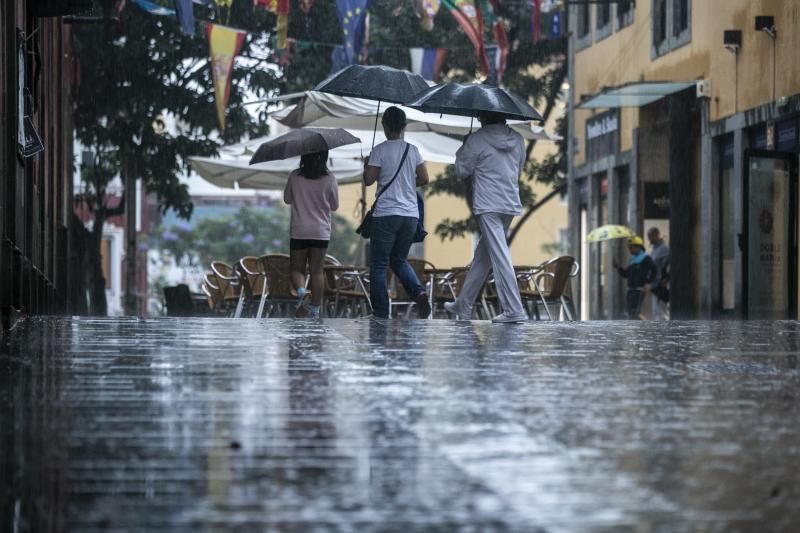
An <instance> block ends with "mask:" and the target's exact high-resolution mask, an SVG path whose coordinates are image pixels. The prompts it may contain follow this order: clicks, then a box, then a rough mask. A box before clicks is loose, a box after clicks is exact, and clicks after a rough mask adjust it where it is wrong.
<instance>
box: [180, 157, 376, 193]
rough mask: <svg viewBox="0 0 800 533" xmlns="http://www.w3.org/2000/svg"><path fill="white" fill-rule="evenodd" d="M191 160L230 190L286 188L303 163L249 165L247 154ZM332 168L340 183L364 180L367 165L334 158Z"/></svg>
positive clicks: (198, 170)
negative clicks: (292, 173)
mask: <svg viewBox="0 0 800 533" xmlns="http://www.w3.org/2000/svg"><path fill="white" fill-rule="evenodd" d="M189 163H190V164H191V166H192V170H194V171H195V172H196V173H197V174H199V175H200V176H201V177H202V178H203V179H205V180H206V181H207V182H209V183H212V184H214V185H216V186H217V187H223V188H226V189H237V188H239V189H258V190H267V191H282V190H283V188H284V187H285V186H286V179H287V178H288V177H289V174H290V173H291V172H292V171H293V170H295V169H297V167H298V166H300V158H299V157H294V158H291V159H284V160H281V161H270V162H268V163H258V164H255V165H250V164H249V158H247V157H233V156H227V157H223V158H212V157H190V158H189ZM328 170H330V171H331V172H332V173H333V174H334V175H335V176H336V180H337V181H338V182H339V183H340V184H346V183H357V182H360V181H361V176H362V174H363V172H364V165H363V164H362V163H361V161H358V160H356V159H342V158H335V157H333V158H331V159H329V160H328Z"/></svg>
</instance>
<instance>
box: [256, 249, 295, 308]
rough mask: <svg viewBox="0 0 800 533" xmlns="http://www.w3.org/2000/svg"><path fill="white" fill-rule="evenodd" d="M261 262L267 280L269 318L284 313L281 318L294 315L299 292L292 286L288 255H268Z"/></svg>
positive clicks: (260, 259) (261, 258) (262, 257)
mask: <svg viewBox="0 0 800 533" xmlns="http://www.w3.org/2000/svg"><path fill="white" fill-rule="evenodd" d="M259 261H260V262H261V264H262V265H263V268H264V273H265V275H266V278H267V291H268V297H267V300H266V302H267V316H268V317H271V316H274V313H275V312H276V311H277V312H280V311H283V313H282V315H281V316H289V315H290V314H293V313H294V309H295V307H296V306H297V292H295V290H294V287H293V286H292V277H291V265H290V262H289V255H288V254H267V255H264V256H261V257H260V258H259Z"/></svg>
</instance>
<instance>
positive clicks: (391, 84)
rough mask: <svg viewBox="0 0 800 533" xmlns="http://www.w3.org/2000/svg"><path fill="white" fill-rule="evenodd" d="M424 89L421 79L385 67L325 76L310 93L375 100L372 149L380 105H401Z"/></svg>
mask: <svg viewBox="0 0 800 533" xmlns="http://www.w3.org/2000/svg"><path fill="white" fill-rule="evenodd" d="M427 88H428V82H426V81H425V79H424V78H423V77H422V76H419V75H418V74H414V73H412V72H409V71H407V70H400V69H397V68H392V67H387V66H386V65H350V66H349V67H345V68H343V69H342V70H340V71H339V72H337V73H335V74H332V75H331V76H328V78H326V79H325V80H323V81H322V82H321V83H320V84H319V85H317V86H316V88H315V89H314V90H315V91H320V92H323V93H329V94H335V95H337V96H350V97H352V98H366V99H368V100H377V101H378V109H377V110H376V112H375V127H374V129H373V131H372V146H373V147H374V146H375V131H377V129H378V116H379V115H380V113H381V102H392V103H394V104H402V103H403V102H408V101H409V100H411V99H412V98H414V96H415V95H417V94H419V93H420V92H422V91H424V90H425V89H427Z"/></svg>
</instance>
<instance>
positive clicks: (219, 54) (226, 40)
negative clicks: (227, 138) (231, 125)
mask: <svg viewBox="0 0 800 533" xmlns="http://www.w3.org/2000/svg"><path fill="white" fill-rule="evenodd" d="M206 35H207V36H208V45H209V49H210V51H211V75H212V77H213V79H214V96H215V97H216V102H217V118H218V119H219V127H220V128H221V129H222V131H225V109H226V108H227V107H228V98H229V97H230V94H231V71H232V70H233V60H234V58H235V57H236V56H237V54H238V53H239V50H241V48H242V44H243V43H244V36H245V32H243V31H240V30H234V29H233V28H228V27H226V26H220V25H218V24H211V23H208V24H206Z"/></svg>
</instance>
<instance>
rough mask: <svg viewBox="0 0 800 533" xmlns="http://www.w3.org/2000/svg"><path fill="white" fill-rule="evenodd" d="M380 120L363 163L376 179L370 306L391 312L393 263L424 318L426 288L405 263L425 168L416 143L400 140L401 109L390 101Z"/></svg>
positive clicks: (377, 312)
mask: <svg viewBox="0 0 800 533" xmlns="http://www.w3.org/2000/svg"><path fill="white" fill-rule="evenodd" d="M381 124H382V125H383V131H384V133H385V134H386V141H385V142H382V143H381V144H379V145H378V146H376V147H375V148H373V149H372V153H371V154H370V156H369V158H368V159H367V161H366V162H365V163H364V183H365V184H366V185H367V186H369V185H372V184H373V183H375V182H376V181H377V182H378V189H377V192H376V194H379V196H378V199H377V202H376V205H375V209H374V211H373V217H374V218H373V226H372V235H371V237H370V270H369V279H370V299H371V300H372V312H373V314H374V316H376V317H378V318H388V317H389V293H388V291H387V287H386V269H387V267H389V266H391V268H392V271H393V272H394V273H395V275H396V276H397V278H398V279H399V280H400V282H401V283H402V284H403V287H404V288H405V290H406V292H407V293H408V294H409V295H410V296H411V298H413V299H414V302H415V303H416V305H417V311H418V314H419V317H420V318H427V317H428V315H430V312H431V307H430V304H429V303H428V294H427V293H426V291H425V288H424V287H423V286H422V284H421V283H420V281H419V279H418V278H417V275H416V274H415V273H414V269H412V268H411V265H409V264H408V251H409V249H410V248H411V244H412V243H413V240H414V234H415V232H416V230H417V221H418V219H419V210H418V207H417V191H416V188H417V187H421V186H423V185H426V184H427V183H428V171H427V169H426V168H425V161H423V159H422V156H421V155H420V153H419V150H418V149H417V147H416V146H414V145H412V144H409V143H407V142H405V141H404V140H403V130H404V129H405V127H406V115H405V113H403V111H402V110H401V109H399V108H397V107H394V106H392V107H390V108H388V109H387V110H386V111H384V113H383V119H382V121H381ZM395 175H396V177H395ZM384 189H385V190H384Z"/></svg>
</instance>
